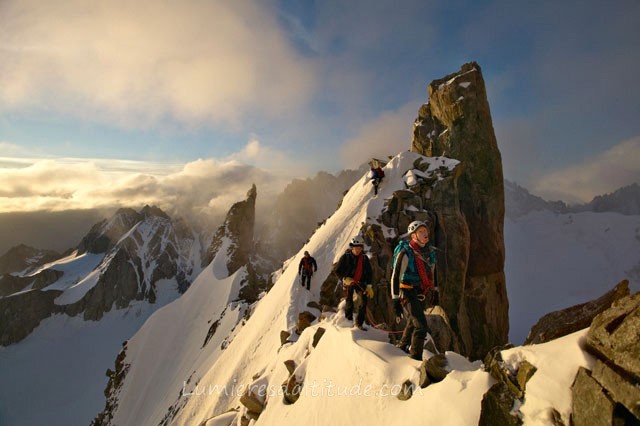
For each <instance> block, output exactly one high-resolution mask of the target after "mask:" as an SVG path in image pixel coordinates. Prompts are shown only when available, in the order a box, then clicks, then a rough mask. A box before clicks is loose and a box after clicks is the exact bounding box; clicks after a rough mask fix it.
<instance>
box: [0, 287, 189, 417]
mask: <svg viewBox="0 0 640 426" xmlns="http://www.w3.org/2000/svg"><path fill="white" fill-rule="evenodd" d="M157 289H158V295H157V298H156V303H155V304H150V303H149V302H148V301H134V302H132V303H131V305H130V306H129V307H128V308H126V309H120V310H112V311H111V312H108V313H106V314H105V315H104V317H102V318H101V319H100V321H85V320H83V319H82V318H81V317H69V316H67V315H65V314H58V315H54V316H52V317H50V318H47V319H45V320H44V321H42V323H40V325H39V326H38V328H36V329H35V330H34V332H33V333H31V334H30V335H29V336H28V337H27V338H26V339H24V340H23V341H21V342H20V343H17V344H13V345H11V346H8V347H0V425H11V426H21V425H24V426H30V425H50V426H55V425H60V426H68V425H86V424H88V423H89V422H90V421H91V419H92V418H94V417H95V415H96V413H97V412H98V411H100V410H101V409H102V408H103V407H104V388H105V387H106V385H107V377H106V376H105V371H106V370H107V368H113V360H114V359H115V357H116V356H117V355H118V352H119V351H120V350H121V349H122V342H124V341H126V340H127V339H129V338H130V337H131V336H132V335H133V334H134V333H135V332H136V331H137V330H138V329H139V328H140V327H141V326H142V324H144V322H145V321H146V320H147V318H149V316H150V315H151V314H152V313H153V312H155V310H156V309H158V308H160V307H162V306H164V305H166V304H167V303H169V302H170V301H172V300H174V299H175V297H176V291H175V282H173V281H170V280H162V281H161V282H159V283H157Z"/></svg>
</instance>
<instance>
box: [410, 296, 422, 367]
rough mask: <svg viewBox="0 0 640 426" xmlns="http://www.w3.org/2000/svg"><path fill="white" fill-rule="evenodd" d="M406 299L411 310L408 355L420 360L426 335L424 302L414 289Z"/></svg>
mask: <svg viewBox="0 0 640 426" xmlns="http://www.w3.org/2000/svg"><path fill="white" fill-rule="evenodd" d="M407 299H408V301H409V309H410V312H411V319H410V321H411V323H412V325H413V333H412V335H411V352H410V355H411V358H414V359H418V360H422V350H423V348H424V339H425V337H426V335H427V318H426V317H425V315H424V302H423V301H421V300H419V299H418V296H417V295H416V293H415V292H414V291H412V292H410V293H409V295H408V297H407Z"/></svg>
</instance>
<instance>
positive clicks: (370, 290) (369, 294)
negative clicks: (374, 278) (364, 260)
mask: <svg viewBox="0 0 640 426" xmlns="http://www.w3.org/2000/svg"><path fill="white" fill-rule="evenodd" d="M366 292H367V296H369V299H371V298H373V287H371V284H369V285H368V286H367V290H366Z"/></svg>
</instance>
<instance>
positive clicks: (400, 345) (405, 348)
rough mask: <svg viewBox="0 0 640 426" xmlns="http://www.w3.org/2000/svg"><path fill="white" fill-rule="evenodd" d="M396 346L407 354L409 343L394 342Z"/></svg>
mask: <svg viewBox="0 0 640 426" xmlns="http://www.w3.org/2000/svg"><path fill="white" fill-rule="evenodd" d="M395 346H396V348H398V349H400V350H401V351H402V352H404V353H406V354H408V353H409V344H408V343H402V342H399V343H396V344H395Z"/></svg>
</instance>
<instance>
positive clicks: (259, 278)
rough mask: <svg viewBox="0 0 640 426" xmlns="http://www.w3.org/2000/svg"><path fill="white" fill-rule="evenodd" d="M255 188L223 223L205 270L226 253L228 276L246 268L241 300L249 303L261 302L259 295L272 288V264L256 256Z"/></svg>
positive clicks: (207, 256)
mask: <svg viewBox="0 0 640 426" xmlns="http://www.w3.org/2000/svg"><path fill="white" fill-rule="evenodd" d="M256 196H257V191H256V186H255V184H254V185H252V186H251V189H250V190H249V192H247V199H246V200H243V201H239V202H237V203H235V204H234V205H232V206H231V208H230V209H229V212H228V213H227V216H226V218H225V221H224V223H223V224H222V225H221V226H220V227H219V228H218V230H217V231H216V233H215V235H214V236H213V239H212V241H211V244H210V245H209V248H208V249H207V252H206V254H205V256H204V258H203V262H202V266H206V265H208V264H209V263H211V261H212V260H213V259H214V258H215V257H216V255H217V254H218V252H219V251H220V250H223V249H224V250H226V253H225V254H226V256H227V264H226V266H227V272H228V274H229V275H231V274H233V273H234V272H236V271H237V270H238V269H240V268H241V267H246V270H247V274H246V279H245V281H244V283H243V284H242V288H241V289H240V295H239V297H240V299H242V300H245V301H247V302H249V303H251V302H254V301H256V300H258V298H259V296H260V293H261V292H262V291H264V290H265V289H267V288H268V287H269V285H270V277H269V274H270V273H271V272H272V269H271V264H270V262H268V261H265V260H264V259H263V258H261V257H260V256H258V255H257V254H256V250H255V243H254V235H253V231H254V224H255V216H256Z"/></svg>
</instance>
